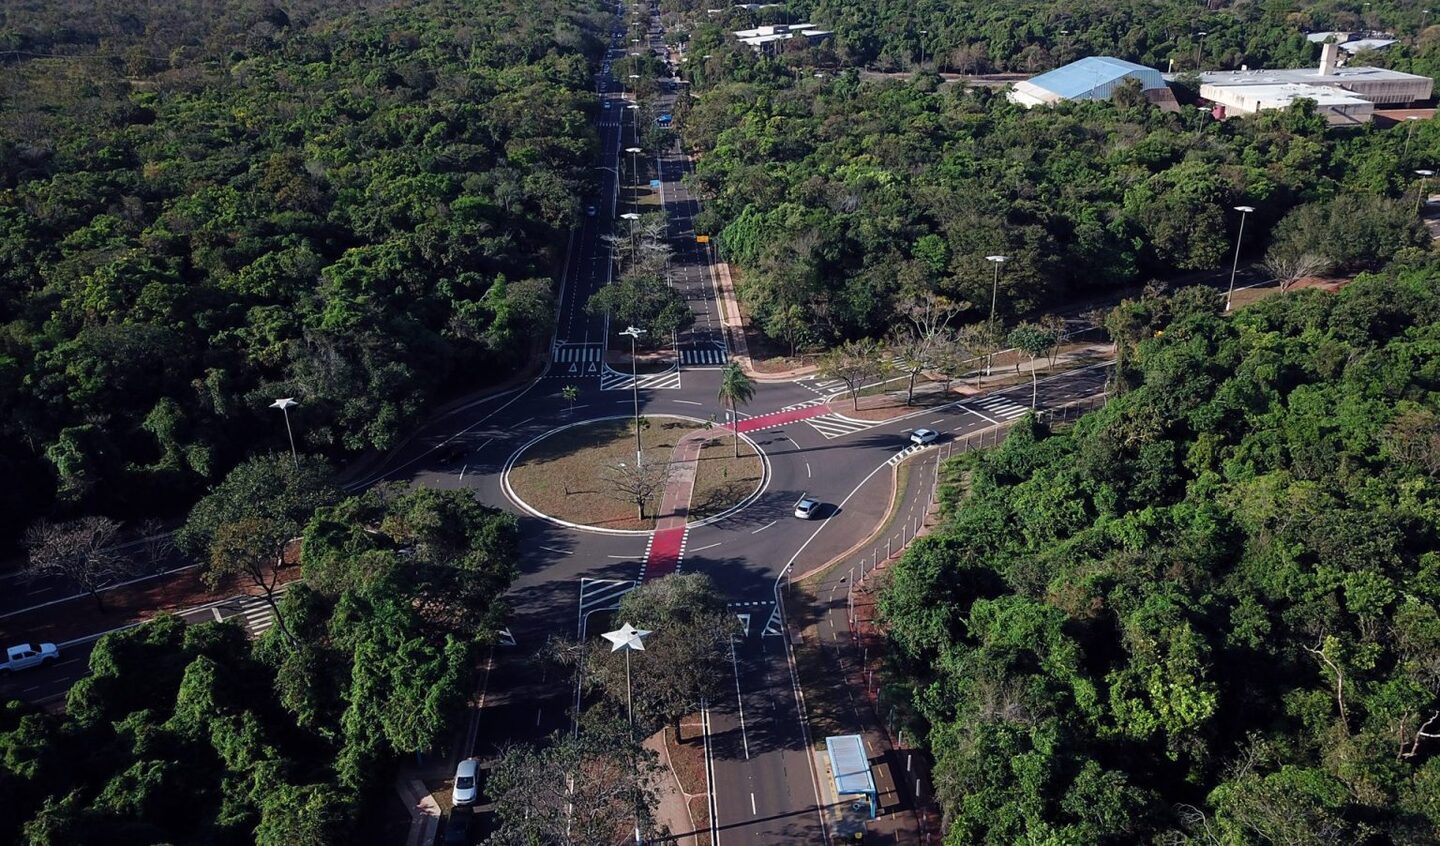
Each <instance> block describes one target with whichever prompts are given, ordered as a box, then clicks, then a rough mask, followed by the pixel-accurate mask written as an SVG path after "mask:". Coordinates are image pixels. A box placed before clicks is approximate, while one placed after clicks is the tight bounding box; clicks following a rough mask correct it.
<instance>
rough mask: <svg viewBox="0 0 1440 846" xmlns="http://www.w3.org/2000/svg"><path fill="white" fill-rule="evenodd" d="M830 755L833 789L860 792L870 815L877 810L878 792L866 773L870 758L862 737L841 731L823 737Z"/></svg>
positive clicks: (847, 793)
mask: <svg viewBox="0 0 1440 846" xmlns="http://www.w3.org/2000/svg"><path fill="white" fill-rule="evenodd" d="M825 750H826V752H828V753H829V755H830V772H831V773H832V774H834V776H835V793H836V794H837V795H839V796H842V797H843V796H864V797H865V801H866V803H867V804H868V805H869V806H870V819H872V820H873V819H875V817H876V815H877V814H878V813H879V794H878V792H877V791H876V790H875V777H874V776H873V775H871V774H870V759H869V758H867V757H866V756H865V741H864V739H863V738H861V737H860V735H858V734H842V735H837V736H835V737H827V738H825Z"/></svg>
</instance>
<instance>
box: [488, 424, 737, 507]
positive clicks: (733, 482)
mask: <svg viewBox="0 0 1440 846" xmlns="http://www.w3.org/2000/svg"><path fill="white" fill-rule="evenodd" d="M649 421H650V425H649V426H648V427H647V428H644V429H642V430H641V433H640V443H641V446H642V449H643V450H644V453H645V460H646V461H653V462H666V461H669V460H670V459H671V455H672V453H673V452H674V449H675V445H676V444H678V443H679V442H680V440H681V439H682V438H684V437H685V435H686V434H688V433H690V432H694V431H696V429H695V425H694V423H692V422H691V421H688V420H675V419H670V418H666V417H651V418H649ZM716 436H717V439H718V440H717V442H716V443H713V444H711V445H709V446H707V447H705V449H703V450H702V451H701V453H700V460H699V462H698V463H697V466H696V475H695V488H694V493H692V495H691V497H690V501H691V504H692V508H691V512H690V513H691V519H696V518H697V517H703V516H706V515H709V514H716V513H719V512H720V511H723V510H725V509H726V508H729V507H730V506H731V505H734V504H735V503H736V502H738V501H740V500H741V499H743V498H744V497H746V496H748V495H749V494H750V492H751V491H753V490H755V488H756V486H757V485H759V484H760V459H759V457H758V456H756V455H755V450H754V448H753V447H751V446H749V445H748V444H746V443H744V442H743V441H742V442H741V457H740V460H739V461H738V462H737V461H736V460H735V459H734V458H732V457H731V456H732V455H733V452H732V448H731V446H730V442H729V440H727V439H725V438H724V437H723V433H719V432H717V433H716ZM634 460H635V432H634V429H633V428H632V424H631V422H630V420H628V419H623V420H605V421H599V422H595V423H590V424H587V425H583V426H576V427H574V428H573V429H566V430H565V431H563V432H558V433H556V434H555V435H552V436H551V437H549V438H546V439H545V440H543V441H541V442H540V443H538V444H535V445H534V446H533V447H531V448H530V449H529V450H528V451H526V453H525V455H523V456H522V457H521V460H520V461H519V462H518V463H516V465H515V467H514V468H513V469H512V470H511V471H510V486H511V487H512V488H513V489H514V490H515V493H516V494H517V495H518V496H519V497H520V498H521V499H523V500H525V502H527V503H529V505H530V507H531V508H534V509H536V510H537V511H540V512H541V513H544V514H548V515H550V516H552V517H556V518H559V519H561V520H566V521H569V522H571V523H579V524H580V525H583V526H597V527H600V528H606V529H635V530H647V529H653V528H655V519H654V514H653V512H654V510H655V509H656V508H657V507H658V505H659V497H657V498H656V501H655V502H653V503H651V504H650V506H649V507H648V508H647V510H646V519H645V520H643V521H642V520H640V519H639V517H638V516H637V515H636V512H635V505H634V503H633V502H627V501H624V500H621V499H617V498H616V495H615V494H614V493H613V492H612V491H611V490H610V489H609V488H608V486H607V485H606V484H605V483H604V482H603V481H602V479H601V470H602V468H605V467H613V466H615V465H617V464H619V463H621V462H633V461H634Z"/></svg>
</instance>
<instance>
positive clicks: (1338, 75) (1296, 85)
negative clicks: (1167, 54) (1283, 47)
mask: <svg viewBox="0 0 1440 846" xmlns="http://www.w3.org/2000/svg"><path fill="white" fill-rule="evenodd" d="M1434 88H1435V81H1434V80H1433V79H1431V78H1430V77H1428V76H1417V75H1416V74H1413V73H1402V72H1400V71H1394V70H1388V69H1386V68H1370V67H1340V46H1339V45H1337V44H1335V43H1334V42H1329V43H1326V44H1325V45H1324V47H1322V48H1321V54H1320V66H1319V67H1318V68H1297V69H1295V70H1238V71H1206V72H1204V73H1201V74H1200V96H1201V97H1202V98H1203V99H1205V100H1209V101H1211V102H1213V103H1216V104H1218V105H1220V106H1223V107H1224V109H1225V112H1226V114H1227V115H1235V114H1254V113H1256V112H1261V111H1267V110H1270V109H1283V108H1286V107H1288V106H1289V105H1290V104H1291V103H1293V102H1295V101H1296V100H1299V99H1302V98H1303V99H1308V100H1314V101H1315V104H1316V107H1317V110H1318V111H1319V112H1320V114H1322V115H1324V116H1325V119H1326V120H1327V121H1328V122H1330V123H1331V124H1333V125H1336V126H1353V125H1358V124H1363V123H1369V122H1370V120H1371V117H1372V113H1373V112H1374V110H1375V107H1376V106H1405V105H1409V104H1411V103H1415V102H1419V101H1421V100H1428V99H1430V96H1431V94H1432V93H1433V92H1434Z"/></svg>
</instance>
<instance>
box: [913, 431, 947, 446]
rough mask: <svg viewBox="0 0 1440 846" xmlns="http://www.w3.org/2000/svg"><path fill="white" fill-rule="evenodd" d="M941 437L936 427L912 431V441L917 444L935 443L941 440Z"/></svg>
mask: <svg viewBox="0 0 1440 846" xmlns="http://www.w3.org/2000/svg"><path fill="white" fill-rule="evenodd" d="M939 438H940V433H939V432H937V431H935V430H934V429H916V430H915V431H913V432H911V433H910V443H912V444H915V445H916V446H925V445H926V444H933V443H935V441H937V440H939Z"/></svg>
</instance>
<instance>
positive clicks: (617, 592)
mask: <svg viewBox="0 0 1440 846" xmlns="http://www.w3.org/2000/svg"><path fill="white" fill-rule="evenodd" d="M636 584H638V582H627V581H621V580H619V579H581V580H580V613H581V614H584V613H585V612H586V611H590V610H605V609H614V608H619V607H620V597H622V596H624V595H625V594H627V593H629V592H630V591H632V590H634V589H635V585H636Z"/></svg>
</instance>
